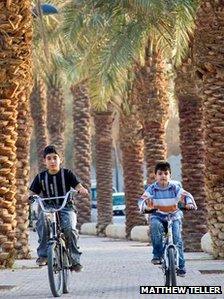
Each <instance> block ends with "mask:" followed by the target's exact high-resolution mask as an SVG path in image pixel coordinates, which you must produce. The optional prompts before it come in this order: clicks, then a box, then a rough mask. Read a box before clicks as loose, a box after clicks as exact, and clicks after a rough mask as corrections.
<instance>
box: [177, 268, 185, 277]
mask: <svg viewBox="0 0 224 299" xmlns="http://www.w3.org/2000/svg"><path fill="white" fill-rule="evenodd" d="M185 275H186V270H185V269H177V276H180V277H185Z"/></svg>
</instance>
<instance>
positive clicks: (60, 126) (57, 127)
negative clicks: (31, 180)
mask: <svg viewBox="0 0 224 299" xmlns="http://www.w3.org/2000/svg"><path fill="white" fill-rule="evenodd" d="M47 128H48V133H49V141H50V143H51V144H54V145H55V146H56V147H57V148H58V149H59V151H60V153H61V155H62V157H64V151H65V141H64V132H65V98H64V93H63V88H62V86H61V84H60V83H59V82H57V80H56V82H53V81H51V82H50V83H49V85H48V90H47Z"/></svg>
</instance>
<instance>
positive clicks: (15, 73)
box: [0, 0, 32, 268]
mask: <svg viewBox="0 0 224 299" xmlns="http://www.w3.org/2000/svg"><path fill="white" fill-rule="evenodd" d="M0 20H1V22H0V23H1V25H0V28H2V30H3V31H4V34H2V35H1V38H0V59H1V60H2V61H4V64H2V65H1V68H0V136H1V138H0V165H1V167H0V248H1V252H0V268H3V267H12V265H13V263H14V255H15V249H14V247H15V228H16V224H17V223H16V213H15V211H16V141H17V130H16V125H17V114H18V113H17V106H18V100H19V99H20V97H21V95H22V94H23V92H24V91H25V90H26V92H27V96H28V94H29V90H30V87H31V70H32V65H31V45H32V25H31V3H30V1H29V0H24V1H20V0H15V1H13V2H11V1H3V2H2V3H1V12H0ZM12 53H13V55H12Z"/></svg>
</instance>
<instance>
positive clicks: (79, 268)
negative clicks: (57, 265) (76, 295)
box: [70, 263, 83, 272]
mask: <svg viewBox="0 0 224 299" xmlns="http://www.w3.org/2000/svg"><path fill="white" fill-rule="evenodd" d="M82 269H83V266H82V265H81V264H79V263H77V264H74V265H72V266H71V268H70V270H71V271H75V272H81V271H82Z"/></svg>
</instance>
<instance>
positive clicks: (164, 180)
mask: <svg viewBox="0 0 224 299" xmlns="http://www.w3.org/2000/svg"><path fill="white" fill-rule="evenodd" d="M169 180H170V172H169V170H160V169H158V170H157V172H156V181H157V182H158V184H159V185H160V186H162V187H166V186H167V185H168V182H169Z"/></svg>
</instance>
